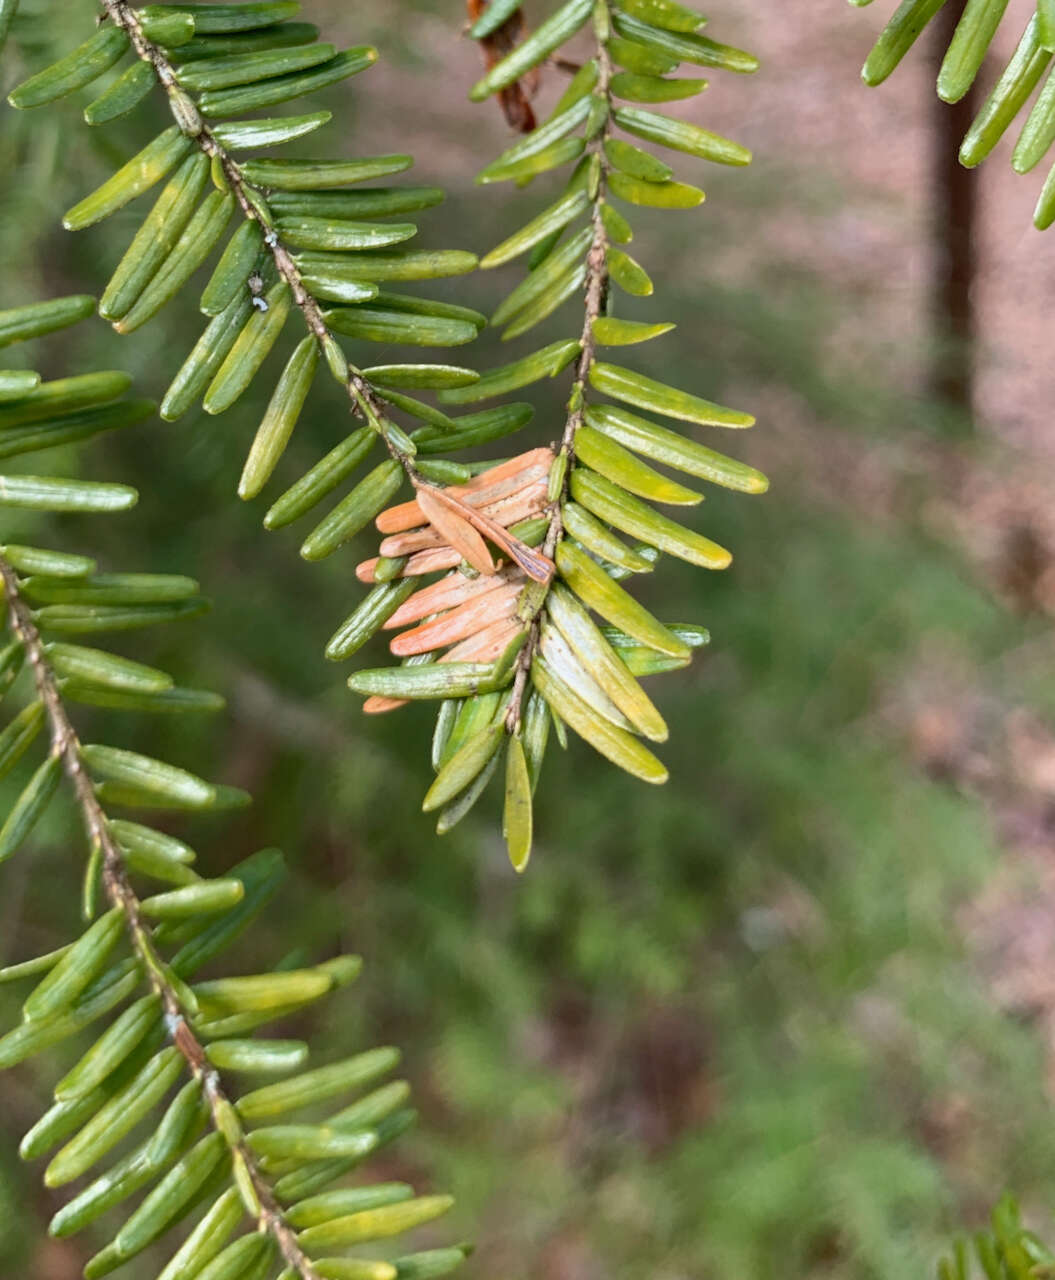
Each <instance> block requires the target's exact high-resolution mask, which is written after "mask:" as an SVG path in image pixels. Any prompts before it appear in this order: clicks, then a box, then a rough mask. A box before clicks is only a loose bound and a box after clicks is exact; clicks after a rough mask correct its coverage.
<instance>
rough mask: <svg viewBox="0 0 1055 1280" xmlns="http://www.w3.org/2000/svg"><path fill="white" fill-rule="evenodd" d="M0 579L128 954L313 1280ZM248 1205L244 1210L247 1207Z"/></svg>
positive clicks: (13, 580)
mask: <svg viewBox="0 0 1055 1280" xmlns="http://www.w3.org/2000/svg"><path fill="white" fill-rule="evenodd" d="M0 580H2V583H3V593H4V599H5V602H6V604H7V610H8V615H9V618H10V623H11V630H12V633H13V634H14V635H15V636H16V638H17V639H18V641H19V642H20V644H21V645H22V648H23V650H24V652H25V655H26V661H27V663H28V664H29V668H30V671H31V672H32V675H33V681H34V684H35V685H36V689H37V693H38V695H39V696H40V699H41V702H42V703H43V704H44V709H45V715H46V717H47V723H48V729H49V732H50V737H51V754H52V756H53V757H55V758H56V759H58V760H60V761H61V763H62V767H63V769H64V771H65V773H66V776H67V778H68V779H69V782H70V785H71V787H72V789H73V794H74V799H75V802H76V806H77V810H78V812H79V814H80V818H81V821H82V823H83V825H84V830H85V834H86V835H87V837H88V841H89V845H90V847H91V848H92V850H93V851H95V850H98V851H99V856H100V874H101V879H102V884H103V888H104V890H105V892H106V896H107V897H108V899H109V900H110V902H111V904H112V905H113V906H115V907H117V908H119V909H120V911H121V912H122V914H123V916H124V919H125V924H126V927H127V930H128V934H129V937H130V939H131V943H132V948H133V951H134V952H135V955H136V957H137V958H138V959H139V961H140V963H141V966H142V971H143V972H144V974H145V975H146V977H147V979H148V981H149V983H150V986H151V989H152V990H153V992H154V994H155V995H156V996H157V997H158V999H159V1001H160V1003H161V1008H162V1011H163V1014H164V1025H165V1029H166V1031H167V1033H168V1036H169V1038H170V1039H171V1041H172V1044H173V1045H174V1046H175V1048H176V1049H177V1050H178V1051H179V1053H180V1054H181V1055H182V1057H183V1059H184V1062H185V1064H186V1067H187V1070H188V1071H189V1072H190V1074H191V1075H192V1076H193V1078H194V1079H195V1080H196V1081H197V1083H198V1085H199V1086H200V1088H201V1092H202V1095H203V1097H204V1099H205V1101H206V1103H207V1105H208V1108H209V1115H210V1120H211V1123H212V1125H213V1127H214V1128H215V1129H216V1131H217V1132H218V1133H220V1134H221V1136H222V1137H223V1138H224V1141H225V1142H226V1143H227V1146H228V1149H229V1151H230V1153H231V1158H232V1161H233V1162H234V1167H235V1169H236V1170H240V1171H241V1175H242V1176H241V1177H240V1178H239V1189H240V1190H241V1191H242V1198H243V1201H249V1200H250V1199H251V1201H252V1202H253V1211H254V1213H255V1217H256V1222H257V1229H258V1231H260V1232H262V1233H264V1234H267V1235H269V1236H270V1237H271V1238H272V1239H273V1240H274V1242H275V1245H276V1247H277V1249H278V1251H279V1253H280V1254H281V1256H282V1259H283V1261H284V1262H285V1264H286V1265H287V1266H288V1267H291V1268H293V1270H294V1272H295V1273H296V1275H298V1276H300V1277H301V1280H318V1273H317V1272H316V1270H315V1268H314V1267H313V1265H312V1262H311V1260H310V1259H309V1258H308V1256H307V1255H306V1254H305V1253H304V1251H303V1249H301V1247H300V1245H299V1244H298V1243H297V1238H296V1234H295V1232H294V1231H293V1229H292V1227H290V1225H289V1223H288V1222H287V1221H286V1218H285V1215H284V1214H283V1212H282V1209H281V1208H280V1206H279V1205H278V1203H277V1201H276V1200H275V1197H274V1195H273V1193H272V1191H271V1187H270V1185H269V1183H268V1181H267V1179H266V1177H265V1176H264V1174H263V1172H262V1170H261V1169H260V1166H259V1163H258V1161H257V1159H256V1156H255V1155H254V1154H253V1152H252V1151H251V1150H250V1149H249V1147H248V1145H247V1143H246V1142H245V1139H244V1137H243V1134H242V1130H241V1125H240V1124H239V1121H238V1118H237V1114H236V1112H235V1108H234V1104H233V1103H232V1102H231V1100H230V1099H229V1098H228V1097H227V1095H226V1093H225V1092H224V1089H223V1086H222V1084H221V1083H220V1077H219V1073H218V1072H217V1071H216V1070H215V1068H214V1067H212V1066H211V1065H210V1063H209V1060H208V1057H207V1055H206V1052H205V1047H204V1046H203V1045H202V1043H201V1041H200V1040H199V1039H198V1037H197V1036H196V1035H195V1033H194V1031H193V1030H192V1029H191V1026H190V1021H189V1014H190V1011H189V1010H188V1009H187V1008H186V1007H185V1000H184V998H183V997H182V996H181V995H180V992H179V991H178V990H177V988H176V985H175V984H174V983H173V981H172V980H171V976H170V975H169V972H168V970H167V966H166V965H165V963H164V961H163V960H162V959H161V957H160V956H159V955H158V953H157V950H156V949H155V947H154V944H153V941H152V939H151V936H150V931H149V929H148V928H147V927H146V926H145V925H144V924H143V920H142V916H141V912H140V902H139V898H138V896H137V895H136V892H135V890H134V889H133V887H132V884H131V882H130V880H129V878H128V872H127V870H126V868H125V861H124V858H123V856H122V854H121V850H120V848H119V847H118V844H117V842H116V840H115V839H114V836H113V834H112V832H111V830H110V825H109V822H108V820H107V816H106V813H105V811H104V809H103V807H102V805H101V804H100V803H99V798H98V797H97V796H96V794H95V789H94V787H93V785H92V780H91V778H90V777H89V775H88V771H87V769H86V768H85V763H84V759H83V757H82V754H81V743H80V739H79V738H78V736H77V732H76V730H75V729H74V727H73V724H72V722H71V720H70V717H69V715H68V713H67V711H66V705H65V703H64V702H63V699H62V693H61V691H60V688H59V681H58V677H57V675H56V673H55V670H54V668H53V667H52V665H51V664H50V662H49V661H48V657H47V654H46V652H45V649H44V642H43V640H42V638H41V635H40V631H39V630H38V629H37V625H36V623H35V622H34V620H33V614H32V611H31V609H30V608H29V606H28V605H27V604H26V602H25V600H24V599H23V598H22V595H21V592H20V591H19V585H18V576H17V574H16V573H15V570H14V568H13V567H12V566H11V564H10V563H9V562H8V561H7V559H6V558H5V557H4V556H3V555H0ZM246 1208H247V1209H248V1208H249V1205H248V1204H247V1205H246Z"/></svg>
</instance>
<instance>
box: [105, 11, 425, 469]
mask: <svg viewBox="0 0 1055 1280" xmlns="http://www.w3.org/2000/svg"><path fill="white" fill-rule="evenodd" d="M100 3H101V4H102V6H103V9H104V10H105V12H106V15H107V17H109V18H110V20H111V21H112V22H113V23H114V25H115V26H118V27H120V28H121V29H122V31H124V32H125V33H126V34H127V36H128V39H129V41H130V42H131V45H132V48H133V49H134V50H135V52H136V54H137V56H138V57H140V58H141V59H142V60H143V61H144V62H148V63H149V64H150V65H151V66H152V67H153V68H154V71H155V73H156V75H157V78H158V80H159V81H160V83H161V85H162V87H163V88H164V90H165V92H166V93H167V94H168V97H169V104H170V106H171V108H172V114H173V115H174V116H175V118H176V123H177V124H178V125H179V126H180V128H181V129H182V130H183V132H184V133H185V134H186V135H187V136H188V137H189V138H191V139H192V140H193V141H194V142H195V143H197V145H198V147H199V148H200V149H201V150H202V151H203V152H204V154H205V155H207V156H208V157H209V158H210V159H215V160H216V161H217V162H218V163H219V164H220V166H221V168H222V169H223V173H224V177H225V178H226V180H227V183H228V185H229V186H230V188H231V190H232V192H234V197H235V199H236V200H237V201H238V206H239V208H240V209H241V210H242V213H243V215H244V216H245V217H246V218H247V219H248V220H249V221H250V222H256V223H258V224H259V225H260V227H261V229H262V231H263V233H264V244H265V245H266V246H267V249H268V251H269V252H270V254H271V257H272V260H273V261H274V264H275V269H276V270H277V271H278V274H279V276H280V277H281V278H282V279H283V280H284V281H285V282H286V284H287V285H288V286H289V291H290V294H291V295H292V297H293V304H294V306H295V307H296V308H297V310H298V311H299V312H300V314H301V316H302V317H303V319H304V323H305V325H306V326H307V328H308V331H309V332H310V333H312V334H313V335H314V336H315V338H316V340H317V341H318V342H319V343H320V345H321V344H324V343H326V342H327V341H333V335H332V333H331V331H330V328H329V326H328V325H327V323H326V319H325V317H324V316H323V314H322V308H321V307H320V306H319V303H318V301H317V300H316V299H315V298H314V297H313V296H312V294H311V293H310V292H309V291H308V289H307V287H306V285H305V284H304V277H303V276H302V274H301V271H300V268H299V267H298V266H297V264H296V261H295V260H294V257H293V255H292V254H291V253H290V251H289V249H288V248H287V247H286V246H285V245H284V244H283V243H282V241H281V240H280V239H279V236H278V232H277V231H276V230H275V226H274V219H273V218H272V217H271V211H270V208H269V206H268V203H267V196H266V195H265V193H264V191H263V190H262V189H261V188H260V187H257V186H256V185H255V184H253V183H251V182H247V181H246V179H245V177H244V176H243V174H242V171H241V169H240V168H239V166H238V163H237V161H236V160H235V158H234V156H232V155H231V153H230V152H229V151H228V150H227V149H226V147H224V146H223V144H222V143H220V142H219V141H217V138H216V135H215V134H214V133H213V131H212V130H211V129H210V128H209V126H208V125H207V124H206V123H205V122H204V121H203V120H202V118H201V115H200V113H199V111H198V108H197V106H196V105H195V103H194V102H193V100H192V99H191V98H190V97H189V96H188V95H187V93H185V92H184V90H183V89H181V88H180V85H179V81H178V79H177V76H176V72H175V69H174V68H173V66H172V63H171V62H169V60H168V58H167V57H166V56H165V53H164V50H162V49H161V47H160V46H159V45H156V44H154V42H153V41H152V40H150V39H149V38H148V37H147V36H146V35H144V33H143V28H142V26H141V25H140V22H139V17H138V15H137V14H136V11H135V9H133V8H132V6H131V5H130V4H129V3H128V0H100ZM262 212H263V215H264V216H262ZM347 391H348V396H349V399H350V400H351V405H352V412H353V413H354V414H355V415H356V416H357V417H359V418H362V419H364V420H365V421H366V422H368V423H370V424H371V425H374V424H373V423H372V422H371V415H372V416H373V419H374V420H375V421H377V422H382V421H384V419H385V417H386V413H385V407H384V405H383V403H382V401H381V399H380V397H379V396H378V395H377V392H376V391H375V390H374V387H373V386H372V384H371V383H370V382H369V380H368V379H366V378H364V377H363V375H362V373H361V372H360V371H359V370H358V369H356V368H355V367H354V366H351V365H350V366H349V376H348V382H347ZM379 434H380V435H381V438H382V440H383V441H384V443H385V447H386V448H387V449H388V451H389V453H390V454H391V455H392V457H393V458H395V459H396V460H397V461H398V462H399V463H400V465H401V466H402V467H403V469H404V470H405V471H406V473H407V475H408V476H409V478H410V480H411V481H412V482H414V481H415V480H416V478H417V472H416V469H415V467H414V460H413V457H412V456H411V455H410V454H408V453H406V452H404V451H403V450H402V449H400V448H399V447H398V445H396V444H394V443H393V442H392V441H391V440H390V439H389V438H388V436H387V434H385V433H383V432H379Z"/></svg>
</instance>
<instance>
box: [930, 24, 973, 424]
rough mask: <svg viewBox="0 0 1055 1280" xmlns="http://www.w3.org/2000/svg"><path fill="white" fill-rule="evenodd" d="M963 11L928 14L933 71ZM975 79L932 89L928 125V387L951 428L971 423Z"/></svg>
mask: <svg viewBox="0 0 1055 1280" xmlns="http://www.w3.org/2000/svg"><path fill="white" fill-rule="evenodd" d="M962 12H963V3H962V0H950V2H949V3H948V4H945V5H943V7H942V8H941V10H940V11H939V12H938V14H937V16H936V17H935V18H934V22H933V28H934V30H933V34H932V40H933V48H934V68H935V75H936V74H937V68H938V67H939V66H940V65H941V60H942V57H943V56H944V53H945V50H946V49H947V48H948V46H949V42H950V40H951V39H952V35H953V31H954V30H955V29H956V23H957V22H958V21H959V18H960V14H961V13H962ZM979 100H980V95H979V93H978V82H977V81H976V82H975V84H974V85H973V86H972V87H971V89H970V90H969V92H968V93H967V94H966V96H965V97H964V98H962V99H961V100H960V101H959V102H957V103H954V104H952V105H950V104H948V103H945V102H942V101H941V99H940V98H939V97H938V96H937V95H936V94H935V95H934V97H933V107H932V112H933V122H932V125H931V131H930V133H931V150H932V156H931V168H930V171H931V175H932V188H931V245H932V256H931V312H932V316H933V334H932V338H933V341H932V356H931V368H930V373H929V383H930V391H931V394H932V396H933V397H934V399H935V400H937V401H939V402H940V403H941V404H943V405H945V406H946V407H947V408H948V409H949V410H951V411H952V414H951V415H950V417H951V418H952V422H951V423H950V426H951V427H952V428H953V429H954V430H962V431H964V432H970V431H972V430H973V425H974V424H973V409H974V338H975V332H974V330H975V325H974V313H973V309H972V306H971V286H972V284H973V282H974V278H975V248H976V245H975V226H976V222H977V210H978V175H977V174H976V173H975V172H973V171H972V170H970V169H965V168H964V167H963V165H961V164H960V162H959V159H958V153H959V150H960V143H961V142H962V140H963V136H964V134H965V133H966V132H967V129H968V127H969V126H970V123H971V121H972V120H973V118H974V115H975V112H976V110H977V108H978V103H979ZM953 424H955V425H953Z"/></svg>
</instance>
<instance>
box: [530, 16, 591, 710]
mask: <svg viewBox="0 0 1055 1280" xmlns="http://www.w3.org/2000/svg"><path fill="white" fill-rule="evenodd" d="M596 56H597V85H596V88H595V90H594V92H595V93H597V94H599V95H601V96H603V97H604V99H605V101H606V103H608V104H609V106H610V94H609V83H610V81H611V78H612V60H611V57H610V55H609V53H608V46H607V45H606V44H605V42H604V41H603V40H598V42H597V55H596ZM608 129H609V122H608V119H607V118H606V119H605V123H604V126H603V128H602V129H601V130H600V131H599V132H598V134H597V136H596V137H594V138H593V139H591V142H590V149H591V151H592V153H593V154H594V155H595V156H597V158H598V161H599V165H600V174H599V178H598V182H597V191H596V194H595V195H594V198H593V213H592V223H593V239H592V240H591V241H590V246H589V248H588V249H587V251H586V285H585V295H584V300H585V305H584V312H583V325H582V337H581V338H580V340H579V341H580V350H579V358H578V360H577V361H576V362H575V380H574V382H573V383H572V388H571V395H570V396H569V398H568V416H567V418H566V419H565V422H564V432H563V434H562V436H561V441H560V450H559V454H558V456H559V457H563V458H564V460H565V462H564V465H565V471H564V479H563V481H562V483H561V491H560V493H559V494H558V495H557V497H556V500H555V501H554V502H553V504H552V506H551V508H550V521H549V528H548V529H547V530H546V537H545V540H544V542H543V544H542V549H543V552H544V553H545V554H546V555H547V556H548V557H549V558H550V559H551V560H552V559H553V557H554V554H555V552H556V550H557V544H558V543H559V542H560V539H561V534H562V533H563V531H564V525H563V521H562V518H561V511H562V509H563V505H564V501H565V499H566V498H567V496H568V480H569V478H570V476H571V468H572V463H573V461H574V458H575V436H576V433H577V432H578V430H579V428H580V427H581V426H582V421H583V411H584V409H585V404H586V384H587V382H588V380H589V375H590V367H591V366H592V364H593V362H594V359H595V356H596V340H595V338H594V333H593V322H594V321H595V320H596V319H597V318H598V317H599V316H603V315H604V312H605V306H606V304H607V301H608V283H609V274H608V232H607V230H606V228H605V225H604V219H603V218H602V216H601V210H602V209H603V207H604V196H605V178H606V176H607V173H608V161H607V157H606V156H605V151H604V142H605V139H606V138H607V137H608ZM544 604H545V595H542V596H541V598H536V599H535V603H534V605H533V610H534V611H533V614H532V616H531V619H530V627H529V630H528V637H527V640H526V641H525V642H524V646H523V648H522V649H521V650H520V654H519V657H518V659H517V668H516V673H515V675H514V676H513V690H512V693H511V694H510V698H509V705H508V707H507V709H506V716H505V725H506V732H507V733H518V732H519V730H520V721H521V717H522V715H523V710H524V698H525V697H526V695H527V687H528V678H529V676H530V674H531V664H532V662H533V661H534V658H535V654H536V652H537V651H538V645H539V636H540V633H541V627H542V607H543V605H544Z"/></svg>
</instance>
